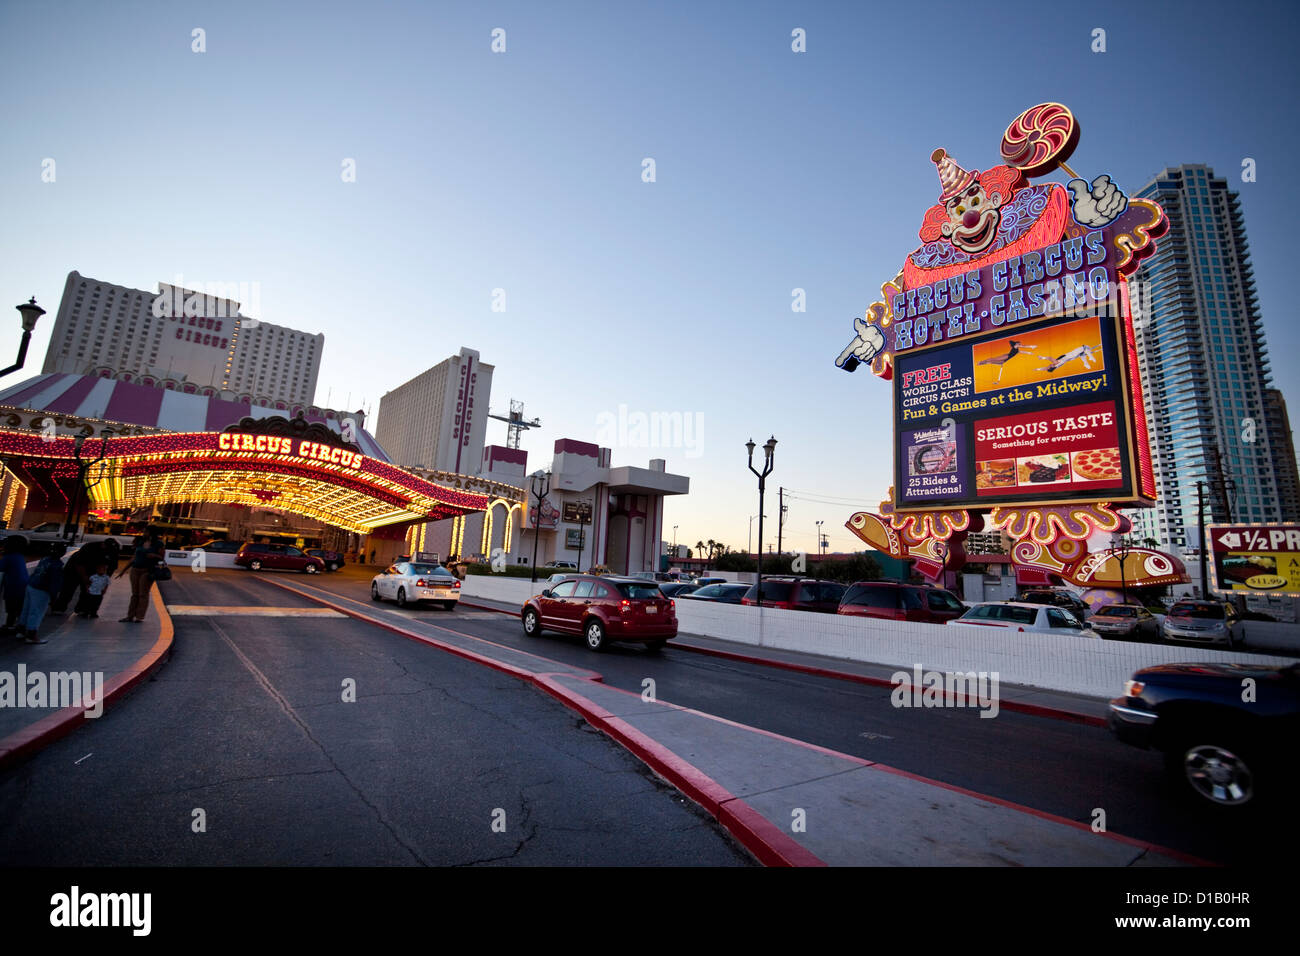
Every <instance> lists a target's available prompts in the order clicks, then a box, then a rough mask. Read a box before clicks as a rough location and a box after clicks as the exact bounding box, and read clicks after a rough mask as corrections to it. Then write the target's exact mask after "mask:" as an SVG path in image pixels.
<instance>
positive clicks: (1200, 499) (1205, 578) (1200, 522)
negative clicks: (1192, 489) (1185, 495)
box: [1196, 481, 1210, 601]
mask: <svg viewBox="0 0 1300 956" xmlns="http://www.w3.org/2000/svg"><path fill="white" fill-rule="evenodd" d="M1204 491H1205V482H1203V481H1198V482H1197V483H1196V527H1197V528H1199V529H1200V539H1201V540H1200V548H1201V600H1202V601H1208V600H1209V599H1210V577H1209V567H1208V565H1207V564H1206V559H1205V544H1206V542H1205V494H1204Z"/></svg>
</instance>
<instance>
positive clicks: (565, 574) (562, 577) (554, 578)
mask: <svg viewBox="0 0 1300 956" xmlns="http://www.w3.org/2000/svg"><path fill="white" fill-rule="evenodd" d="M577 576H578V572H577V571H556V572H555V573H554V574H552V575H550V576H549V577H548V578H547V579H546V586H547V587H548V588H549V587H554V586H555V585H557V584H559V583H560V582H561V581H567V580H569V578H576V577H577Z"/></svg>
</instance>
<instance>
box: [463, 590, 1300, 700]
mask: <svg viewBox="0 0 1300 956" xmlns="http://www.w3.org/2000/svg"><path fill="white" fill-rule="evenodd" d="M542 586H543V585H542V582H541V581H538V583H537V584H536V585H533V584H532V583H531V582H529V581H527V580H524V579H521V578H506V577H500V578H498V577H491V576H488V575H470V576H469V577H467V578H466V579H465V585H464V590H463V591H462V596H463V597H466V598H470V599H473V598H475V597H482V598H488V599H491V600H496V601H507V602H510V603H512V604H519V605H522V604H523V602H524V601H526V600H528V597H529V596H530V595H532V594H535V593H540V591H541V589H542ZM677 621H678V627H679V629H680V631H681V633H683V634H699V635H701V636H704V637H713V638H719V639H722V640H727V641H734V642H735V643H736V644H737V645H741V646H745V645H747V646H751V647H770V648H774V649H779V650H788V651H802V652H805V653H811V654H821V655H824V656H826V657H833V658H840V659H842V660H851V661H864V662H868V663H876V664H885V665H888V666H896V667H898V668H899V669H902V670H910V669H911V668H912V667H913V666H914V665H916V664H920V665H921V666H922V667H923V668H924V669H926V670H939V671H977V672H978V671H987V672H994V671H996V672H997V673H998V675H999V679H1000V680H1002V681H1005V682H1006V683H1009V684H1024V685H1027V686H1030V687H1043V688H1047V689H1050V690H1061V691H1069V692H1072V693H1078V694H1091V695H1093V696H1097V697H1114V696H1116V695H1118V694H1119V693H1120V692H1121V691H1122V690H1123V687H1124V681H1126V680H1128V679H1129V678H1130V677H1131V676H1132V675H1133V672H1134V671H1135V670H1138V669H1140V668H1143V667H1150V666H1152V665H1154V664H1167V663H1175V662H1178V661H1224V662H1238V663H1256V664H1290V663H1293V661H1292V660H1290V659H1288V658H1280V657H1270V656H1267V655H1264V654H1257V653H1237V652H1231V651H1220V650H1212V649H1210V648H1204V647H1181V646H1173V645H1164V644H1140V643H1136V642H1132V643H1130V642H1126V641H1101V640H1096V639H1094V638H1084V637H1075V636H1065V635H1060V636H1057V635H1030V634H1021V633H1019V632H1007V631H1000V630H998V631H994V630H993V629H991V628H990V629H984V628H968V627H948V626H947V625H942V624H913V623H907V622H900V621H880V620H874V619H872V618H860V617H848V616H843V617H842V616H840V615H838V614H812V613H809V612H807V611H783V610H779V609H772V608H762V609H760V608H754V607H744V606H741V605H736V604H716V603H713V602H708V601H678V602H677ZM1246 624H1247V632H1246V640H1247V644H1248V646H1250V645H1251V644H1252V643H1253V642H1255V641H1259V640H1263V639H1264V637H1265V635H1264V634H1263V633H1262V632H1263V631H1264V630H1265V629H1270V630H1269V632H1268V633H1269V639H1270V640H1278V639H1279V638H1278V637H1277V635H1276V634H1274V631H1273V630H1272V629H1284V628H1288V627H1289V631H1288V632H1287V639H1289V640H1290V641H1291V642H1292V646H1296V645H1300V628H1296V627H1294V626H1289V625H1278V624H1267V623H1264V622H1258V621H1248V622H1246ZM990 631H993V632H992V633H990ZM738 649H739V648H738Z"/></svg>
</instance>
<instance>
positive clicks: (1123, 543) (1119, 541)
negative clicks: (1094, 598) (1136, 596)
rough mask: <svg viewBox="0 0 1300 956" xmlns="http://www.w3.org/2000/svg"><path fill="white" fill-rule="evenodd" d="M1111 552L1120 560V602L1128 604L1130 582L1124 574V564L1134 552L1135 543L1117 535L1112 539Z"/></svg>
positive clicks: (1124, 535) (1123, 535)
mask: <svg viewBox="0 0 1300 956" xmlns="http://www.w3.org/2000/svg"><path fill="white" fill-rule="evenodd" d="M1110 544H1111V548H1110V549H1111V551H1113V552H1114V553H1115V556H1116V557H1117V558H1119V593H1120V600H1121V601H1122V602H1123V603H1124V604H1127V603H1128V581H1127V578H1126V577H1125V573H1124V564H1125V562H1127V561H1128V556H1129V554H1131V553H1132V551H1133V542H1132V541H1131V540H1130V539H1129V536H1128V535H1126V534H1121V535H1115V536H1114V537H1112V538H1111V541H1110Z"/></svg>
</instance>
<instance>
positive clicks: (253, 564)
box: [248, 560, 262, 571]
mask: <svg viewBox="0 0 1300 956" xmlns="http://www.w3.org/2000/svg"><path fill="white" fill-rule="evenodd" d="M248 570H250V571H261V570H262V562H261V561H256V560H254V561H249V562H248Z"/></svg>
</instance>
